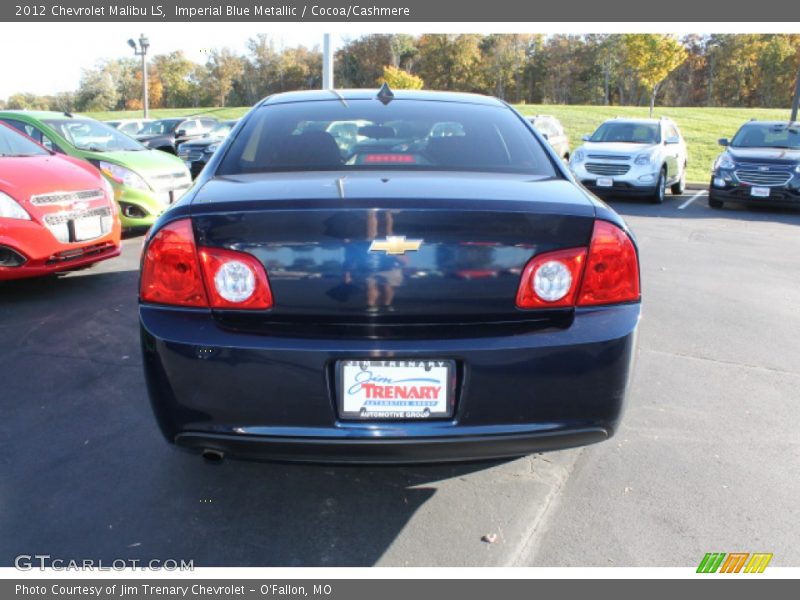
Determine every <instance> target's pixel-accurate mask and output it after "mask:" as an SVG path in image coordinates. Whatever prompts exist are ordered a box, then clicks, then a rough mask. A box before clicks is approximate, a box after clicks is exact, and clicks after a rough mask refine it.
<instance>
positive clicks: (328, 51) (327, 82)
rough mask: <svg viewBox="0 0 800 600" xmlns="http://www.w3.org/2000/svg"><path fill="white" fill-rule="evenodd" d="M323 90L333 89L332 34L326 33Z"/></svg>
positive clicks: (323, 49) (323, 39) (324, 40)
mask: <svg viewBox="0 0 800 600" xmlns="http://www.w3.org/2000/svg"><path fill="white" fill-rule="evenodd" d="M322 89H323V90H332V89H333V47H332V45H331V34H330V33H325V34H323V37H322Z"/></svg>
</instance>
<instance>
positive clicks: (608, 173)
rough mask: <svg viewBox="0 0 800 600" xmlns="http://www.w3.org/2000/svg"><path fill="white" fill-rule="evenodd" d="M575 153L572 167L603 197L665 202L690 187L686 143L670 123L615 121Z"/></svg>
mask: <svg viewBox="0 0 800 600" xmlns="http://www.w3.org/2000/svg"><path fill="white" fill-rule="evenodd" d="M583 139H584V141H585V143H584V144H583V146H581V147H580V148H578V149H577V150H575V152H573V153H572V157H571V159H570V161H569V166H570V169H572V172H573V173H574V174H575V177H576V178H577V179H578V180H579V181H580V182H581V183H582V184H583V185H585V186H586V187H587V188H589V189H591V190H592V191H593V192H596V193H598V194H603V195H608V194H638V195H643V196H648V197H650V199H651V200H652V201H653V202H656V203H659V204H660V203H661V202H663V201H664V194H665V193H666V188H667V186H670V190H671V191H672V193H673V194H682V193H683V191H684V189H685V187H686V163H687V162H688V157H687V153H686V142H685V141H684V139H683V136H682V135H681V132H680V130H679V129H678V126H677V125H675V123H673V122H672V121H671V120H670V119H667V118H661V119H619V118H618V119H610V120H608V121H606V122H605V123H603V124H602V125H600V127H598V128H597V131H595V132H594V133H593V134H592V135H591V136H588V135H586V136H584V137H583Z"/></svg>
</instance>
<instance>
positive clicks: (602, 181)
mask: <svg viewBox="0 0 800 600" xmlns="http://www.w3.org/2000/svg"><path fill="white" fill-rule="evenodd" d="M613 185H614V180H613V179H611V177H598V178H597V187H612V186H613Z"/></svg>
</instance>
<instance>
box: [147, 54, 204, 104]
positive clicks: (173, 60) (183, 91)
mask: <svg viewBox="0 0 800 600" xmlns="http://www.w3.org/2000/svg"><path fill="white" fill-rule="evenodd" d="M195 66H196V65H195V63H193V62H192V61H190V60H189V59H188V58H186V56H185V55H184V54H183V52H182V51H180V50H178V51H176V52H171V53H169V54H158V55H156V56H154V57H153V59H152V68H153V70H155V71H156V72H157V73H158V78H159V80H160V81H161V87H162V98H161V105H162V106H164V107H167V108H179V107H181V106H190V105H191V102H192V96H193V90H192V85H193V81H192V73H193V71H194V69H195ZM148 79H150V78H149V77H148Z"/></svg>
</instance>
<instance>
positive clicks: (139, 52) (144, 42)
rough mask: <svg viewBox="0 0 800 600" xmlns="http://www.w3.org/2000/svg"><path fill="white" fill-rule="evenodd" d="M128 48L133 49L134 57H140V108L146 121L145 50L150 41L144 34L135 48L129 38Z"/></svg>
mask: <svg viewBox="0 0 800 600" xmlns="http://www.w3.org/2000/svg"><path fill="white" fill-rule="evenodd" d="M128 46H130V47H131V48H133V53H134V54H135V55H136V56H141V57H142V107H143V108H144V118H145V119H146V118H147V117H148V114H149V112H150V111H149V106H148V104H149V102H150V101H149V98H148V90H147V49H148V48H149V47H150V40H148V39H147V38H146V37H145V35H144V34H142V35H141V36H139V47H138V48H137V46H136V41H135V40H134V39H133V38H131V39H129V40H128Z"/></svg>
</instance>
